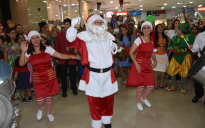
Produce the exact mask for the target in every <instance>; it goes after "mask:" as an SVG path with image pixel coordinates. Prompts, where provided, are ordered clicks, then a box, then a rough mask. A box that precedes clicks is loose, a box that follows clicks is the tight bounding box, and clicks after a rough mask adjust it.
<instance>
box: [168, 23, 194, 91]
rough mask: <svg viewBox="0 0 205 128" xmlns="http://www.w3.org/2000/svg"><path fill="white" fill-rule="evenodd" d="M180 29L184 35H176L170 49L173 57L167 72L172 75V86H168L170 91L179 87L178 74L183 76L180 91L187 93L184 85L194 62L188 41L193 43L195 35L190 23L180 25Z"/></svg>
mask: <svg viewBox="0 0 205 128" xmlns="http://www.w3.org/2000/svg"><path fill="white" fill-rule="evenodd" d="M179 29H181V30H182V32H183V33H188V34H182V35H176V36H174V37H173V38H172V39H171V42H170V46H169V47H170V49H171V50H172V52H173V57H172V59H171V61H170V63H169V66H168V68H167V73H168V74H169V75H170V76H171V80H172V86H171V87H167V90H168V91H174V90H176V89H178V86H177V84H176V74H178V73H179V75H180V76H181V87H180V92H181V93H182V94H185V90H184V85H185V83H186V80H187V76H188V72H189V69H190V68H191V64H192V53H191V50H189V49H188V46H187V43H188V44H190V45H193V43H194V40H195V37H194V36H193V35H192V32H191V28H190V26H189V24H188V23H186V22H185V23H183V24H180V25H179Z"/></svg>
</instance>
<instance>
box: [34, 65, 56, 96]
mask: <svg viewBox="0 0 205 128" xmlns="http://www.w3.org/2000/svg"><path fill="white" fill-rule="evenodd" d="M32 78H33V88H34V92H35V96H36V98H42V97H43V98H44V97H49V96H52V95H55V94H57V93H59V92H60V91H59V86H58V80H57V77H56V74H55V72H54V70H53V68H51V69H49V70H47V71H42V72H35V71H34V72H33V74H32Z"/></svg>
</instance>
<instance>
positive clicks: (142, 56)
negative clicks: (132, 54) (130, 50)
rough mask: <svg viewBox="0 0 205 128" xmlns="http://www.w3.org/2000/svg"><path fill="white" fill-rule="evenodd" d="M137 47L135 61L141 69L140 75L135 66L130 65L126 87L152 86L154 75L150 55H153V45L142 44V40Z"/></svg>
mask: <svg viewBox="0 0 205 128" xmlns="http://www.w3.org/2000/svg"><path fill="white" fill-rule="evenodd" d="M140 39H141V42H142V43H141V44H140V45H139V48H138V51H137V56H136V60H137V62H138V64H139V65H140V67H141V73H138V72H137V69H136V66H135V64H132V67H131V70H130V73H129V75H128V78H127V83H126V87H138V86H154V73H153V69H152V66H151V64H152V62H151V55H152V53H153V49H154V45H153V43H151V42H150V43H144V42H143V40H142V38H140Z"/></svg>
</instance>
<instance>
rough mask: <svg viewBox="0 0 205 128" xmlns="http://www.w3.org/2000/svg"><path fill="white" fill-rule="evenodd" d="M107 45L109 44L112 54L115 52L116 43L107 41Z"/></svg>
mask: <svg viewBox="0 0 205 128" xmlns="http://www.w3.org/2000/svg"><path fill="white" fill-rule="evenodd" d="M109 46H110V49H111V52H112V54H116V53H117V45H116V44H115V43H114V42H112V41H109Z"/></svg>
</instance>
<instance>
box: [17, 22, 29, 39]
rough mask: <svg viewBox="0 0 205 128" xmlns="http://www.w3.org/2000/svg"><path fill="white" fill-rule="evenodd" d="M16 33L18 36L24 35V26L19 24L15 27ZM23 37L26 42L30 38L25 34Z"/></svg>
mask: <svg viewBox="0 0 205 128" xmlns="http://www.w3.org/2000/svg"><path fill="white" fill-rule="evenodd" d="M15 31H16V34H19V33H20V34H23V26H22V25H21V24H17V25H16V26H15ZM23 36H24V38H25V39H26V40H28V37H27V36H26V35H24V34H23Z"/></svg>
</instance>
